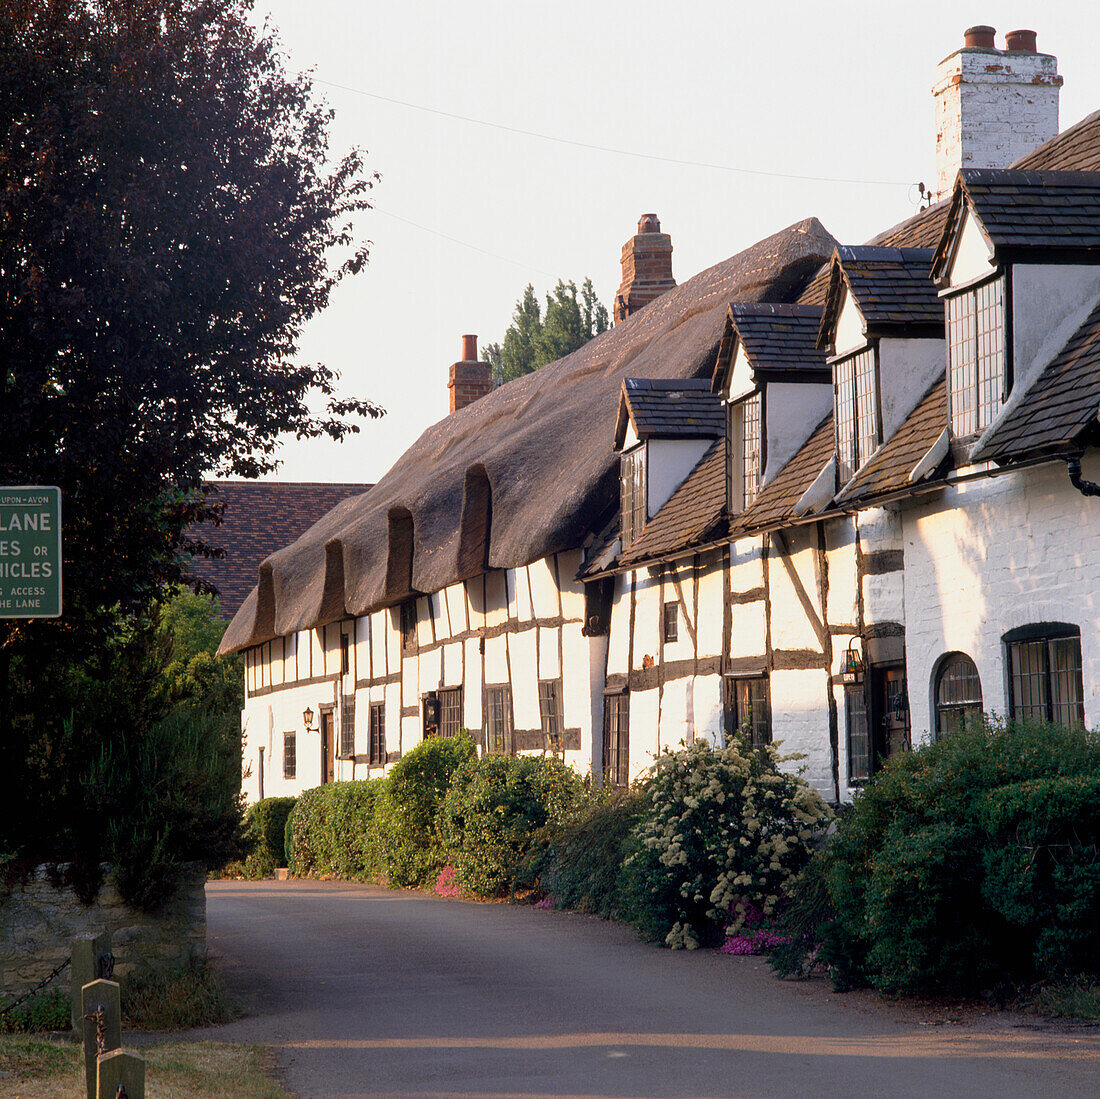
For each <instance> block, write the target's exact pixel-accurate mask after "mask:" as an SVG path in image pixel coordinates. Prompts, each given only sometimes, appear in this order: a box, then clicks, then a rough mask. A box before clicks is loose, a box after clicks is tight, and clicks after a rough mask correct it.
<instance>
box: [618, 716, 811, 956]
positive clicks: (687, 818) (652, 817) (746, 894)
mask: <svg viewBox="0 0 1100 1099" xmlns="http://www.w3.org/2000/svg"><path fill="white" fill-rule="evenodd" d="M793 758H796V757H789V756H788V757H784V756H781V755H780V754H779V753H778V751H777V750H776V748H775V747H773V746H772V745H768V746H766V747H763V748H756V749H754V748H751V747H750V746H749V745H748V744H747V743H746V742H745V741H744V740H743V739H742V738H739V737H737V738H734V740H733V741H732V742H731V743H730V745H729V746H728V747H726V748H719V749H713V748H711V747H710V745H709V744H708V743H707V742H706V741H697V742H696V743H695V744H693V745H692V746H691V747H690V748H686V749H684V750H682V751H678V752H669V751H667V750H666V751H665V752H664V753H663V754H662V755H661V756H660V757H658V759H657V761H656V763H655V765H654V773H653V777H652V779H651V781H650V783H649V786H648V791H647V794H648V798H649V803H650V807H649V812H648V813H647V814H646V816H645V817H644V818H643V820H642V821H641V823H640V824H639V825H638V826H637V827H636V829H635V838H636V840H637V842H638V845H639V847H640V849H639V850H638V851H636V852H635V853H634V854H633V855H631V856H630V857H629V858H628V860H627V863H626V887H627V891H628V894H629V896H630V904H629V906H628V918H629V919H630V922H631V923H633V924H634V925H635V926H636V927H637V928H638V929H639V930H640V931H641V932H642V933H643V934H646V935H647V936H649V937H650V938H654V939H663V940H664V942H665V943H666V944H667V945H668V946H670V947H673V948H677V947H686V948H687V949H689V950H691V949H694V948H695V947H697V946H699V945H701V944H702V943H705V942H712V941H716V940H717V939H718V937H719V936H720V934H721V932H722V929H723V928H724V927H726V926H727V924H728V925H729V927H730V929H731V930H732V931H733V932H734V933H736V932H737V931H739V930H740V927H741V925H742V923H743V921H744V919H745V917H746V915H747V914H748V912H749V906H750V905H756V906H757V907H759V909H760V910H761V911H762V913H763V914H764V915H765V916H771V915H772V914H773V913H774V912H775V909H776V905H777V904H778V903H779V900H780V898H781V896H782V895H783V890H784V887H785V886H786V884H787V882H788V881H789V880H790V879H791V878H792V877H793V876H794V875H795V874H797V873H798V872H799V871H800V870H801V869H802V867H803V866H804V865H805V864H806V862H807V861H808V859H809V857H810V853H811V845H812V843H813V841H814V839H815V837H816V835H817V834H818V832H819V831H820V830H821V829H822V828H823V827H824V826H825V824H826V823H827V822H828V821H829V820H830V819H831V816H832V814H831V812H830V810H829V808H828V807H827V806H826V805H825V803H824V802H823V801H822V799H821V797H820V796H819V795H818V794H817V792H816V791H815V790H813V789H812V788H811V787H810V786H809V785H807V783H806V782H805V780H804V779H802V778H801V777H799V776H798V775H793V774H790V773H788V772H786V771H783V770H781V769H780V764H781V763H783V762H785V761H787V760H790V759H793Z"/></svg>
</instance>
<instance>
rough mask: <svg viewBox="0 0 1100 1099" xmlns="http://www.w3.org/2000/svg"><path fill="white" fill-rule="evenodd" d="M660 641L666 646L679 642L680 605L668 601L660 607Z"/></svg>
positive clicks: (676, 602)
mask: <svg viewBox="0 0 1100 1099" xmlns="http://www.w3.org/2000/svg"><path fill="white" fill-rule="evenodd" d="M661 639H662V641H663V643H664V644H666V645H675V644H676V642H677V641H679V640H680V603H679V600H677V599H670V600H668V601H666V602H665V603H663V604H662V606H661Z"/></svg>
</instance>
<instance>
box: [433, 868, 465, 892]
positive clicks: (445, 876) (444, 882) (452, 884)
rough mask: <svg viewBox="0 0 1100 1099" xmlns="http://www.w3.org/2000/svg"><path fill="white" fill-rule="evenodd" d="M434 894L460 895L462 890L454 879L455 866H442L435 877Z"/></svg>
mask: <svg viewBox="0 0 1100 1099" xmlns="http://www.w3.org/2000/svg"><path fill="white" fill-rule="evenodd" d="M435 895H436V896H437V897H461V896H462V890H461V889H460V888H459V886H458V883H457V882H456V881H455V868H454V867H453V866H444V867H443V869H442V870H440V871H439V877H438V878H436V879H435Z"/></svg>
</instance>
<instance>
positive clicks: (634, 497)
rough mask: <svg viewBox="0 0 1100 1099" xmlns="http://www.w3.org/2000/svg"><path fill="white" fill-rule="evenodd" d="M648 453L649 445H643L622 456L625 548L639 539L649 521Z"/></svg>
mask: <svg viewBox="0 0 1100 1099" xmlns="http://www.w3.org/2000/svg"><path fill="white" fill-rule="evenodd" d="M646 451H647V446H646V444H645V443H639V444H638V445H637V446H636V447H633V448H632V449H631V450H625V451H623V453H622V454H620V455H619V530H620V534H621V541H622V544H623V549H626V548H627V547H628V546H629V545H631V544H632V543H633V542H634V541H635V539H637V537H638V536H639V535H640V534H641V533H642V530H643V529H644V528H645V525H646V523H647V522H648V521H649V476H648V465H649V462H648V457H647V453H646ZM639 520H640V522H639Z"/></svg>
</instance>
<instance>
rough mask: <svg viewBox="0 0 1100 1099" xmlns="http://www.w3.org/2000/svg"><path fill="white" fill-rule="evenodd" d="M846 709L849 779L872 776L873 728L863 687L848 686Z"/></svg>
mask: <svg viewBox="0 0 1100 1099" xmlns="http://www.w3.org/2000/svg"><path fill="white" fill-rule="evenodd" d="M844 710H845V714H846V716H847V723H848V781H849V782H851V783H855V782H864V781H866V780H867V779H869V778H870V777H871V729H870V724H869V722H868V721H867V694H866V692H865V691H864V689H863V687H862V686H860V687H846V688H845V690H844Z"/></svg>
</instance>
